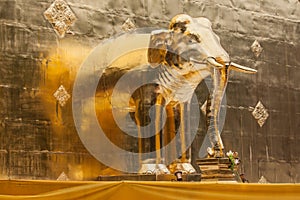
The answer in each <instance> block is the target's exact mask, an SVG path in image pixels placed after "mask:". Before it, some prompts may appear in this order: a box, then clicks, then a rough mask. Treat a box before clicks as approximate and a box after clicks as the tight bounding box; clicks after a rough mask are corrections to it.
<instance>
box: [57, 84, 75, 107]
mask: <svg viewBox="0 0 300 200" xmlns="http://www.w3.org/2000/svg"><path fill="white" fill-rule="evenodd" d="M53 96H54V97H55V98H56V100H57V101H58V102H59V104H60V105H61V106H64V105H65V104H66V103H67V101H68V99H69V98H70V97H71V96H70V95H69V93H68V92H67V91H66V89H65V87H64V86H63V85H61V86H60V87H59V88H58V89H57V90H56V91H55V93H54V94H53Z"/></svg>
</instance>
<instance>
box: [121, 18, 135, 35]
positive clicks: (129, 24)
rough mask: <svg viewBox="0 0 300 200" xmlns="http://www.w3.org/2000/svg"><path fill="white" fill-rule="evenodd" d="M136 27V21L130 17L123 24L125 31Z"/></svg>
mask: <svg viewBox="0 0 300 200" xmlns="http://www.w3.org/2000/svg"><path fill="white" fill-rule="evenodd" d="M134 29H136V26H135V24H134V22H133V21H132V20H131V19H130V18H128V19H127V20H126V21H125V22H124V24H123V25H122V30H123V31H125V32H129V31H132V30H134Z"/></svg>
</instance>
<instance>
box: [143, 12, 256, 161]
mask: <svg viewBox="0 0 300 200" xmlns="http://www.w3.org/2000/svg"><path fill="white" fill-rule="evenodd" d="M148 61H149V63H150V64H151V66H152V67H154V68H159V76H158V79H157V83H158V84H159V85H160V93H161V94H162V96H163V97H164V98H165V99H166V101H167V102H171V101H174V102H189V101H190V99H191V97H192V94H193V93H194V90H195V88H196V87H197V85H198V84H199V83H200V82H201V81H202V80H203V79H204V78H205V77H207V76H209V75H211V77H212V80H213V87H212V88H210V89H211V90H210V91H211V92H210V93H211V94H210V97H209V99H208V104H207V106H208V109H207V116H206V118H207V127H208V130H207V132H208V136H209V139H210V143H211V145H212V150H213V155H214V156H215V157H219V156H222V155H223V153H222V151H223V149H224V146H223V143H222V140H221V137H220V132H219V130H218V123H219V112H220V105H221V102H222V99H223V95H224V92H225V90H226V86H227V82H228V73H229V71H230V70H235V71H240V72H244V73H255V72H256V70H254V69H251V68H248V67H244V66H241V65H238V64H236V63H234V62H231V60H230V57H229V55H228V53H227V52H226V51H225V50H224V49H223V47H222V46H221V44H220V39H219V37H218V36H217V35H216V34H215V33H214V32H213V30H212V28H211V22H210V21H209V20H208V19H206V18H203V17H199V18H192V17H190V16H188V15H185V14H180V15H177V16H175V17H174V18H173V19H172V20H171V23H170V25H169V30H166V31H154V32H152V34H151V38H150V44H149V50H148Z"/></svg>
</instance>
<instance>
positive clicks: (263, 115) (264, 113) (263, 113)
mask: <svg viewBox="0 0 300 200" xmlns="http://www.w3.org/2000/svg"><path fill="white" fill-rule="evenodd" d="M252 115H253V117H254V118H255V119H256V120H257V123H258V124H259V126H260V127H262V126H263V125H264V124H265V122H266V120H267V119H268V117H269V113H268V110H267V109H266V108H265V106H264V105H263V104H262V103H261V102H260V101H258V103H257V104H256V106H255V108H254V110H253V111H252Z"/></svg>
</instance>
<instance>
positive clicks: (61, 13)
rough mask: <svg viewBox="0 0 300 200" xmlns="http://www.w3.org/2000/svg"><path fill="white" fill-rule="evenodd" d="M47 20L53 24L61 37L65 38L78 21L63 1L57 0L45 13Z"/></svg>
mask: <svg viewBox="0 0 300 200" xmlns="http://www.w3.org/2000/svg"><path fill="white" fill-rule="evenodd" d="M44 16H45V18H46V19H47V20H48V21H49V22H50V23H51V25H52V27H53V29H54V30H55V32H56V33H57V35H58V36H59V37H61V38H62V37H64V36H65V33H66V32H68V31H69V29H70V26H71V25H72V24H73V23H74V22H75V21H76V16H75V14H74V13H73V11H72V10H71V8H70V7H69V5H68V4H67V3H66V2H65V1H63V0H55V1H54V2H53V3H52V4H51V5H50V7H49V8H48V9H47V10H46V11H45V12H44Z"/></svg>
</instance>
